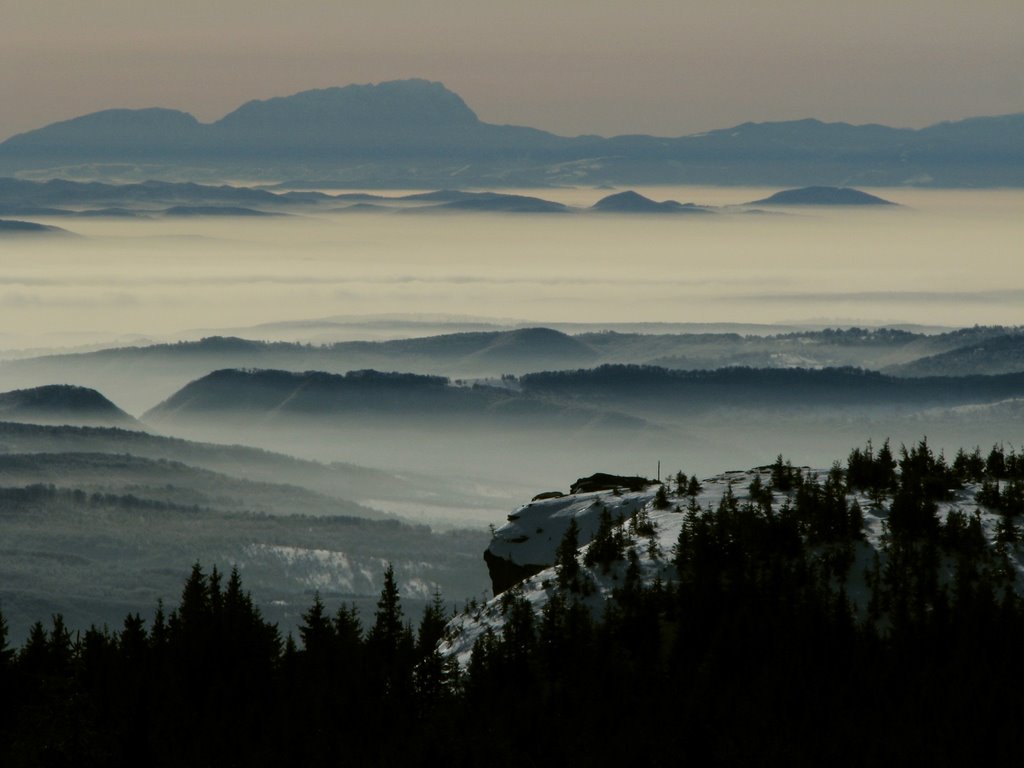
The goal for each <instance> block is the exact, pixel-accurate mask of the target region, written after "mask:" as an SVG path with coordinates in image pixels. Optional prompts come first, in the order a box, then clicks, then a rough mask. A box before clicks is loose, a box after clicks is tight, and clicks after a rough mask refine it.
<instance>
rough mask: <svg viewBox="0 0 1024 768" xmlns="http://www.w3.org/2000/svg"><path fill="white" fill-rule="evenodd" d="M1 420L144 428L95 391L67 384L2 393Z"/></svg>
mask: <svg viewBox="0 0 1024 768" xmlns="http://www.w3.org/2000/svg"><path fill="white" fill-rule="evenodd" d="M0 420H3V421H27V422H31V423H37V424H70V425H77V426H105V427H123V428H129V429H143V425H142V424H140V423H139V422H138V421H136V420H135V419H134V418H132V417H131V416H129V415H128V414H127V413H125V412H124V411H122V410H121V409H120V408H118V407H117V406H116V405H114V404H113V403H112V402H110V400H108V399H107V398H106V397H104V396H103V395H101V394H100V393H99V392H97V391H96V390H94V389H89V388H87V387H77V386H72V385H68V384H51V385H46V386H40V387H33V388H31V389H17V390H13V391H11V392H4V393H0Z"/></svg>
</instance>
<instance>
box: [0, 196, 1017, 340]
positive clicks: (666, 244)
mask: <svg viewBox="0 0 1024 768" xmlns="http://www.w3.org/2000/svg"><path fill="white" fill-rule="evenodd" d="M516 191H518V192H522V193H525V194H534V195H537V196H540V197H544V198H547V199H552V200H558V201H561V202H565V203H569V204H573V205H580V206H585V205H590V204H592V203H593V202H595V201H596V200H598V199H599V198H601V197H602V196H604V195H607V194H609V193H610V190H606V189H592V188H579V189H544V190H516ZM638 191H640V192H642V193H644V194H646V195H648V196H650V197H652V198H655V199H657V200H663V199H675V200H678V201H680V202H695V203H698V204H710V205H722V206H727V205H731V204H738V203H742V202H746V201H749V200H754V199H757V198H760V197H764V196H766V195H767V194H770V193H772V192H774V191H777V190H776V189H774V188H773V189H743V188H693V187H672V188H668V187H651V188H638ZM869 191H871V192H873V193H874V194H878V195H880V196H882V197H885V198H887V199H889V200H892V201H894V202H897V203H900V204H901V207H899V208H884V209H881V208H873V209H857V208H827V207H821V208H815V209H811V208H802V209H786V210H785V211H782V210H781V209H776V210H775V211H773V212H771V213H740V212H736V213H727V214H723V215H719V216H636V215H633V216H624V215H596V214H595V215H522V214H479V213H470V214H443V215H430V214H408V213H394V212H391V213H372V212H362V213H356V212H338V213H316V214H310V215H295V216H280V217H267V218H238V219H235V218H231V219H225V218H185V219H173V220H172V219H153V220H117V219H80V218H38V219H34V220H36V221H40V222H42V223H47V224H55V225H57V226H61V227H64V228H65V229H68V230H70V231H72V232H74V233H75V234H77V235H79V237H69V238H47V239H44V240H39V241H36V242H29V241H27V240H25V239H14V240H11V239H8V240H4V241H0V260H2V261H0V263H2V264H3V270H2V272H0V328H2V329H3V333H2V335H0V347H2V348H5V349H8V350H10V349H17V348H25V347H55V346H62V345H74V344H86V343H103V342H109V341H111V340H115V339H122V340H124V339H130V338H133V337H134V335H140V336H143V337H146V338H153V339H170V338H176V337H189V336H190V335H194V332H195V331H196V330H197V329H209V330H211V331H214V330H216V329H224V328H240V327H245V326H248V325H254V324H259V323H265V322H270V321H284V320H302V319H310V318H318V317H327V316H334V315H379V314H407V313H408V314H417V315H470V316H477V317H494V318H503V319H512V320H518V321H526V322H531V323H544V322H598V323H608V322H622V321H634V322H635V321H651V322H677V323H678V322H697V323H706V322H737V323H785V324H811V325H835V324H842V325H850V324H859V325H884V324H919V325H924V326H945V327H949V326H962V325H973V324H976V323H977V324H996V323H999V324H1019V323H1021V322H1022V321H1024V312H1022V311H1021V310H1022V307H1024V270H1022V269H1021V268H1020V266H1019V263H1018V262H1019V259H1020V256H1021V243H1024V192H1022V191H1020V190H1013V191H999V190H997V191H950V190H921V189H871V190H869ZM385 194H388V193H385ZM394 194H399V193H398V192H395V193H394ZM251 335H258V334H251Z"/></svg>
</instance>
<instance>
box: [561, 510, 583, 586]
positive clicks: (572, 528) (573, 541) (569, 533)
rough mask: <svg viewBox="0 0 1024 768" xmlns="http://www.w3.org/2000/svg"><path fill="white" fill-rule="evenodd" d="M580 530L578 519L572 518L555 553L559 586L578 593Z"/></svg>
mask: <svg viewBox="0 0 1024 768" xmlns="http://www.w3.org/2000/svg"><path fill="white" fill-rule="evenodd" d="M579 536H580V529H579V526H578V525H577V524H576V518H575V517H573V518H570V520H569V527H568V528H566V529H565V534H564V535H563V536H562V541H561V542H559V544H558V549H557V550H556V551H555V571H556V573H557V574H558V586H559V587H561V588H562V589H568V590H570V591H572V592H576V591H577V590H578V589H579V579H578V576H579V572H580V564H579V561H577V560H576V556H577V555H578V554H579V549H580V542H579Z"/></svg>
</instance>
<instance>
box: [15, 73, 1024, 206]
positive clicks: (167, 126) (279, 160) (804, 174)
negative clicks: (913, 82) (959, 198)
mask: <svg viewBox="0 0 1024 768" xmlns="http://www.w3.org/2000/svg"><path fill="white" fill-rule="evenodd" d="M0 173H3V174H14V173H20V174H24V175H26V176H31V177H34V178H54V177H73V178H87V177H91V178H103V177H106V178H120V179H131V178H164V179H177V180H181V179H193V180H196V179H213V178H227V177H229V175H230V174H239V173H242V174H245V177H247V178H258V179H265V180H268V181H270V180H274V181H285V180H296V181H304V182H311V181H313V182H316V183H318V184H320V185H324V186H330V185H336V186H339V187H346V186H348V187H351V186H363V187H369V186H381V187H387V186H392V187H393V186H400V185H406V186H415V187H418V188H423V187H425V186H426V187H430V186H451V185H452V183H453V182H455V183H458V185H459V186H463V187H466V186H490V187H497V186H536V185H550V184H608V183H611V184H640V183H666V184H669V183H673V184H684V183H693V184H768V185H775V184H785V185H811V184H824V185H839V186H848V185H851V184H867V185H874V186H883V185H901V184H911V185H921V186H948V187H958V186H988V187H993V186H1020V185H1024V113H1019V114H1010V115H1003V116H995V117H976V118H971V119H968V120H961V121H956V122H944V123H939V124H936V125H932V126H929V127H926V128H922V129H908V128H892V127H888V126H883V125H850V124H847V123H824V122H821V121H818V120H813V119H806V120H796V121H787V122H776V123H744V124H742V125H738V126H733V127H730V128H725V129H721V130H714V131H709V132H706V133H702V134H695V135H689V136H680V137H674V138H667V137H655V136H643V135H631V136H615V137H611V138H604V137H600V136H591V135H585V136H576V137H565V136H558V135H555V134H552V133H548V132H545V131H541V130H537V129H533V128H528V127H521V126H508V125H492V124H489V123H486V122H483V121H482V120H480V119H479V118H478V117H477V115H476V114H475V113H474V112H473V110H472V109H470V107H469V106H468V105H467V104H466V103H465V102H464V101H463V100H462V98H460V97H459V96H458V95H457V94H455V93H453V92H452V91H450V90H448V89H447V88H445V87H444V85H442V84H441V83H436V82H428V81H426V80H415V79H414V80H400V81H391V82H384V83H380V84H377V85H349V86H346V87H340V88H325V89H319V90H310V91H304V92H302V93H298V94H295V95H292V96H286V97H278V98H271V99H266V100H257V101H250V102H248V103H246V104H243V105H242V106H241V107H239V108H238V109H236V110H234V111H233V112H231V113H229V114H228V115H226V116H225V117H223V118H221V119H220V120H218V121H216V122H213V123H201V122H199V121H198V120H196V118H195V117H193V116H192V115H190V114H187V113H185V112H180V111H176V110H170V109H156V108H154V109H137V110H131V109H114V110H105V111H101V112H95V113H92V114H88V115H84V116H82V117H78V118H74V119H71V120H66V121H62V122H58V123H54V124H51V125H47V126H44V127H41V128H39V129H36V130H32V131H28V132H26V133H22V134H18V135H16V136H12V137H10V138H8V139H7V140H6V141H4V142H3V143H0ZM235 177H236V178H237V176H235Z"/></svg>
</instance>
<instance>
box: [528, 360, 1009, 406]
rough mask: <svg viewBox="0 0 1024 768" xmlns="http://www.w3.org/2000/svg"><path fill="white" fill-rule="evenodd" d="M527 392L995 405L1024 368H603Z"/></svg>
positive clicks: (674, 402)
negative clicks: (918, 373)
mask: <svg viewBox="0 0 1024 768" xmlns="http://www.w3.org/2000/svg"><path fill="white" fill-rule="evenodd" d="M520 383H521V385H522V387H523V391H524V392H528V393H535V394H538V395H547V396H565V397H570V398H573V399H576V400H578V401H580V402H584V403H592V404H595V405H598V404H607V405H609V406H610V407H618V408H621V407H623V405H624V404H625V403H628V402H636V403H644V402H646V403H648V406H647V407H650V404H653V403H657V404H660V405H661V406H662V407H665V408H671V409H682V410H686V411H690V410H694V409H698V410H699V409H707V408H716V407H719V408H741V409H750V410H757V409H760V408H764V407H779V406H781V407H787V408H793V409H798V410H803V409H810V408H815V407H820V408H832V407H851V406H866V407H883V408H886V407H906V406H913V407H930V406H937V405H947V406H948V405H959V404H964V403H981V402H996V401H999V400H1004V399H1007V398H1010V397H1015V396H1020V395H1022V394H1024V372H1015V373H1008V374H1002V375H997V376H980V375H970V376H931V377H920V378H909V377H894V376H887V375H885V374H882V373H879V372H877V371H868V370H864V369H859V368H823V369H814V370H810V369H803V368H743V367H735V368H720V369H716V370H695V371H682V370H671V369H667V368H660V367H657V366H637V365H603V366H599V367H598V368H594V369H589V370H578V371H550V372H543V373H531V374H527V375H525V376H522V377H520Z"/></svg>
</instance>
